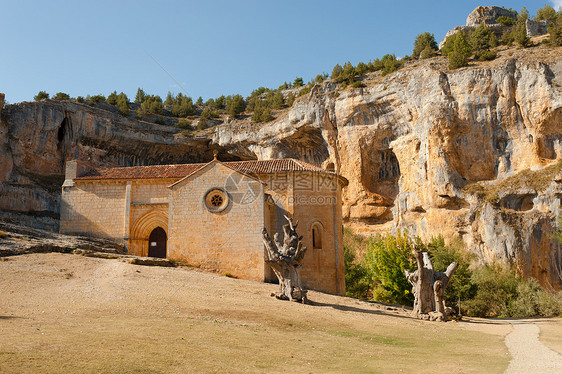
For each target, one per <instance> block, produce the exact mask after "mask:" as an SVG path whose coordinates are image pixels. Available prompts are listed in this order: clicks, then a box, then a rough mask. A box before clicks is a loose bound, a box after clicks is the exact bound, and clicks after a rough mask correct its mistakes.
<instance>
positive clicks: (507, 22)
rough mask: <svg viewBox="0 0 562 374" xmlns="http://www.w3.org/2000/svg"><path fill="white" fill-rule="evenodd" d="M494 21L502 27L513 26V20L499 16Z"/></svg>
mask: <svg viewBox="0 0 562 374" xmlns="http://www.w3.org/2000/svg"><path fill="white" fill-rule="evenodd" d="M496 21H497V22H498V23H499V24H500V25H502V26H513V25H515V20H514V19H513V18H511V17H507V16H499V17H498V18H497V19H496Z"/></svg>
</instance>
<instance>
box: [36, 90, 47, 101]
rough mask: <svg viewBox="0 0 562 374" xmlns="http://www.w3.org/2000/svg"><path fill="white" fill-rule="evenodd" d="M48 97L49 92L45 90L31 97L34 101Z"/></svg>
mask: <svg viewBox="0 0 562 374" xmlns="http://www.w3.org/2000/svg"><path fill="white" fill-rule="evenodd" d="M48 98H49V94H48V93H47V92H45V91H39V92H38V93H37V95H35V97H34V98H33V100H35V101H39V100H43V99H48Z"/></svg>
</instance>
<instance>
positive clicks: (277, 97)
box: [271, 91, 285, 109]
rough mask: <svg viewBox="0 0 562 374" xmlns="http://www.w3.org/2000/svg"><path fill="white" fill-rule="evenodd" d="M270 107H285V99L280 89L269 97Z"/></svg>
mask: <svg viewBox="0 0 562 374" xmlns="http://www.w3.org/2000/svg"><path fill="white" fill-rule="evenodd" d="M271 107H272V108H273V109H283V107H285V99H284V98H283V94H282V93H281V92H280V91H277V92H275V93H274V94H273V96H272V98H271Z"/></svg>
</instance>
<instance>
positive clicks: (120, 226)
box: [61, 160, 347, 295]
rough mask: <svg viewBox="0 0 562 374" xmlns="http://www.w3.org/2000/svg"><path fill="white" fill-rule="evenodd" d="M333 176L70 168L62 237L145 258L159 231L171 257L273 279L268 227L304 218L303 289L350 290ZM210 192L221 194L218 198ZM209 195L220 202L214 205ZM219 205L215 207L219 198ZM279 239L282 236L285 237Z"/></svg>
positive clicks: (238, 169) (224, 168) (279, 163)
mask: <svg viewBox="0 0 562 374" xmlns="http://www.w3.org/2000/svg"><path fill="white" fill-rule="evenodd" d="M346 184H347V181H346V180H345V179H344V178H342V177H340V176H338V175H336V174H335V173H334V172H333V171H327V170H323V169H320V168H317V167H315V166H313V165H309V164H306V163H302V162H299V161H296V160H271V161H245V162H226V163H222V162H220V161H218V160H213V161H211V162H210V163H207V164H186V165H168V166H153V167H130V168H114V169H100V170H94V171H88V170H84V168H83V167H81V165H80V164H79V163H78V162H76V161H70V162H67V165H66V180H65V182H64V184H63V190H62V198H61V200H62V203H61V232H62V233H71V234H82V235H92V236H97V237H105V238H110V239H113V240H118V241H121V242H122V243H123V245H124V246H125V247H126V248H127V249H128V252H129V253H130V254H134V255H138V256H148V255H149V254H150V253H149V252H150V249H149V248H151V247H150V246H151V245H154V244H155V243H154V242H152V241H151V240H149V238H150V237H151V234H152V233H153V232H154V230H155V229H157V228H161V229H163V230H164V231H165V233H166V236H167V243H166V252H165V253H166V257H168V258H171V259H177V260H181V261H184V262H186V263H188V264H191V265H194V266H198V267H201V268H205V269H209V270H213V271H217V272H221V273H224V274H231V275H233V276H236V277H239V278H243V279H253V280H260V281H274V280H276V278H275V275H274V274H273V272H272V271H271V269H270V268H269V266H268V265H267V264H265V262H264V247H263V242H262V238H261V230H262V228H263V227H265V228H267V230H268V231H269V232H270V233H271V234H272V235H273V234H274V233H277V232H279V233H282V226H283V225H284V224H285V223H286V220H285V218H284V216H285V215H286V216H291V217H293V218H294V220H295V222H296V221H299V226H298V229H297V231H298V233H299V234H300V235H303V236H304V238H303V241H304V244H305V246H306V247H307V248H308V251H307V253H306V255H305V258H304V261H303V269H302V272H301V275H302V281H303V284H304V285H305V287H307V288H310V289H314V290H319V291H325V292H330V293H335V294H342V295H343V294H345V273H344V271H345V270H344V261H343V232H342V211H341V206H342V198H341V188H342V187H343V186H345V185H346ZM214 194H215V195H216V196H214ZM213 197H218V198H219V199H220V201H219V203H217V204H216V206H214V205H213V204H214V203H213V200H212V199H213ZM215 203H216V202H215ZM281 235H282V234H281Z"/></svg>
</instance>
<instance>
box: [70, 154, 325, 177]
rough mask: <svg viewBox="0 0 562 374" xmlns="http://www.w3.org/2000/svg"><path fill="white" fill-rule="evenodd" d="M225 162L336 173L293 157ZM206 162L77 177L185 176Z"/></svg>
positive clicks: (249, 168) (250, 168) (263, 169)
mask: <svg viewBox="0 0 562 374" xmlns="http://www.w3.org/2000/svg"><path fill="white" fill-rule="evenodd" d="M223 164H225V165H227V166H229V167H231V168H232V169H234V170H237V171H240V172H242V173H245V174H271V173H278V172H287V171H310V172H316V173H323V174H332V175H335V172H332V171H328V170H324V169H322V168H319V167H317V166H314V165H311V164H308V163H306V162H303V161H299V160H295V159H292V158H287V159H277V160H263V161H234V162H224V163H223ZM205 165H206V164H178V165H153V166H131V167H122V168H109V169H94V170H89V171H88V172H86V173H84V174H82V175H80V176H78V177H77V178H76V179H80V180H82V179H85V180H86V179H154V178H171V179H175V178H183V177H185V176H187V175H189V174H191V173H193V172H195V171H197V170H199V169H200V168H202V167H203V166H205Z"/></svg>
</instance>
